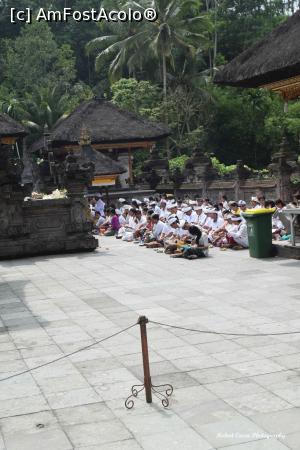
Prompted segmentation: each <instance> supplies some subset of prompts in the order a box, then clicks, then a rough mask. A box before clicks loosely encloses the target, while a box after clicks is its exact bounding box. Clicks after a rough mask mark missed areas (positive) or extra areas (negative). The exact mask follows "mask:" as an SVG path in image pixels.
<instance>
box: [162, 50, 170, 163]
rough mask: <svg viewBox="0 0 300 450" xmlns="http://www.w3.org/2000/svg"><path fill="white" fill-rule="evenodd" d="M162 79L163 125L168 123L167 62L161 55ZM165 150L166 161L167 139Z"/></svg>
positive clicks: (168, 154)
mask: <svg viewBox="0 0 300 450" xmlns="http://www.w3.org/2000/svg"><path fill="white" fill-rule="evenodd" d="M162 78H163V96H164V116H165V123H166V124H167V123H168V113H167V105H166V103H167V61H166V57H165V55H164V54H163V55H162ZM166 150H167V157H168V159H170V158H171V153H170V142H169V138H167V140H166Z"/></svg>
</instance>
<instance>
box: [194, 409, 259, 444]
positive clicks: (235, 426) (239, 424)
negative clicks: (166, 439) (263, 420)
mask: <svg viewBox="0 0 300 450" xmlns="http://www.w3.org/2000/svg"><path fill="white" fill-rule="evenodd" d="M194 428H195V430H196V431H197V432H198V433H199V434H200V435H201V436H203V437H204V438H205V439H206V440H207V441H208V442H209V443H210V444H211V445H212V446H213V447H215V448H222V447H228V446H230V445H236V444H241V443H244V442H251V443H253V442H255V441H257V440H259V439H261V436H262V435H263V434H264V433H265V431H264V430H263V429H262V428H260V427H259V426H257V425H255V424H254V423H253V422H252V421H250V420H249V419H247V418H245V417H243V416H240V417H234V418H232V419H227V420H223V421H222V422H218V423H217V424H215V423H212V424H206V425H194Z"/></svg>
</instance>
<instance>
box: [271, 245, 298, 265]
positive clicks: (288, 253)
mask: <svg viewBox="0 0 300 450" xmlns="http://www.w3.org/2000/svg"><path fill="white" fill-rule="evenodd" d="M273 250H274V254H275V256H279V257H281V258H289V259H299V260H300V244H297V245H296V247H292V246H291V244H289V243H286V242H282V241H280V242H273Z"/></svg>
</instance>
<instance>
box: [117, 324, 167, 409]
mask: <svg viewBox="0 0 300 450" xmlns="http://www.w3.org/2000/svg"><path fill="white" fill-rule="evenodd" d="M148 322H149V320H148V319H147V317H145V316H140V317H139V319H138V322H137V323H138V325H139V326H140V333H141V346H142V355H143V369H144V384H141V385H134V386H132V388H131V394H130V396H129V397H128V398H127V399H126V401H125V406H126V408H127V409H131V408H133V406H134V398H137V396H138V394H139V393H140V392H142V391H143V390H144V389H145V394H146V402H147V403H152V393H153V394H154V395H155V396H156V397H157V398H159V399H160V401H161V403H162V405H163V406H164V408H167V407H168V406H169V399H168V397H170V396H171V395H172V393H173V386H171V385H170V384H163V385H159V386H155V385H153V384H152V381H151V373H150V363H149V350H148V338H147V323H148ZM159 388H163V392H162V391H161V390H158V389H159Z"/></svg>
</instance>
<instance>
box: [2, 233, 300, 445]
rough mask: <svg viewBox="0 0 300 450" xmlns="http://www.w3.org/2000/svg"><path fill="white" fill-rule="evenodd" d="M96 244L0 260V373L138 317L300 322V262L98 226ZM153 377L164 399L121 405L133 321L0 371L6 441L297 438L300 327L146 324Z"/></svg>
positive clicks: (138, 372)
mask: <svg viewBox="0 0 300 450" xmlns="http://www.w3.org/2000/svg"><path fill="white" fill-rule="evenodd" d="M101 245H102V248H100V249H99V250H98V251H97V252H95V253H91V254H79V255H68V256H51V257H39V258H32V259H24V260H17V261H9V262H2V263H0V281H1V284H0V299H1V300H0V315H1V323H0V327H1V328H0V345H1V347H0V372H1V373H0V378H5V377H7V376H9V375H12V374H14V373H16V372H19V371H23V370H26V369H27V368H32V367H34V366H36V365H39V364H42V363H44V362H47V361H50V360H52V359H55V358H57V357H59V356H62V355H63V354H64V353H69V352H72V351H74V350H77V349H79V348H81V347H84V346H86V345H89V344H92V343H93V342H95V340H99V339H101V338H104V337H105V336H109V335H111V334H113V333H114V332H117V331H118V330H120V329H122V328H125V327H126V326H128V325H131V324H133V323H134V322H136V320H137V318H138V316H139V315H140V314H145V315H147V316H148V317H149V319H152V320H159V321H161V322H167V323H170V324H174V325H180V326H187V327H192V328H196V329H202V330H217V331H223V332H235V333H248V334H255V333H280V332H290V331H300V289H299V288H300V277H299V274H300V270H299V269H300V262H297V261H292V260H280V259H273V260H254V259H251V258H249V256H248V252H247V251H240V252H232V251H227V252H220V251H218V250H212V251H211V257H210V258H208V259H205V260H197V261H185V260H171V259H170V258H169V257H167V256H165V255H163V254H158V253H156V252H154V251H153V250H147V249H145V248H140V247H138V246H135V245H133V244H127V243H123V242H120V241H116V240H115V239H113V238H103V239H102V240H101ZM148 339H149V344H150V360H151V370H152V379H153V383H155V384H162V383H172V384H173V386H174V394H173V398H172V401H171V405H170V408H169V409H168V410H164V409H163V407H162V406H161V404H160V403H159V400H158V399H156V398H155V397H154V403H153V404H152V405H147V404H146V403H145V401H144V396H143V394H142V395H141V397H140V399H139V400H137V401H136V405H135V408H134V409H133V410H131V411H128V410H126V409H125V407H124V400H125V399H126V397H127V396H128V395H129V392H130V388H131V386H132V385H133V384H140V383H141V380H142V360H141V353H140V340H139V329H138V327H135V328H132V329H131V330H129V331H128V332H126V333H124V334H121V335H119V336H117V337H114V338H112V339H111V340H108V341H106V342H103V343H102V344H100V345H98V346H96V347H93V348H91V349H89V350H86V351H84V352H81V353H78V354H76V355H74V356H72V357H69V358H68V359H64V360H62V361H59V362H57V363H55V364H52V365H49V366H47V367H44V368H42V369H39V370H36V371H33V372H31V373H28V374H25V375H22V376H19V377H17V378H12V379H11V380H8V381H2V382H1V383H0V399H1V402H0V430H1V437H0V449H1V450H2V449H7V450H70V449H85V450H96V449H99V450H102V449H103V450H129V449H130V450H137V449H141V448H142V449H145V450H152V449H155V450H160V449H164V450H169V449H170V450H173V449H177V448H178V449H180V450H194V449H198V450H209V449H227V450H267V449H270V450H284V449H293V450H298V449H299V448H300V408H299V407H300V334H294V335H281V336H267V337H238V336H235V337H232V336H231V337H229V336H221V335H211V334H199V333H196V332H187V331H183V330H176V329H167V328H163V327H161V326H157V325H153V324H151V325H149V327H148Z"/></svg>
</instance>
